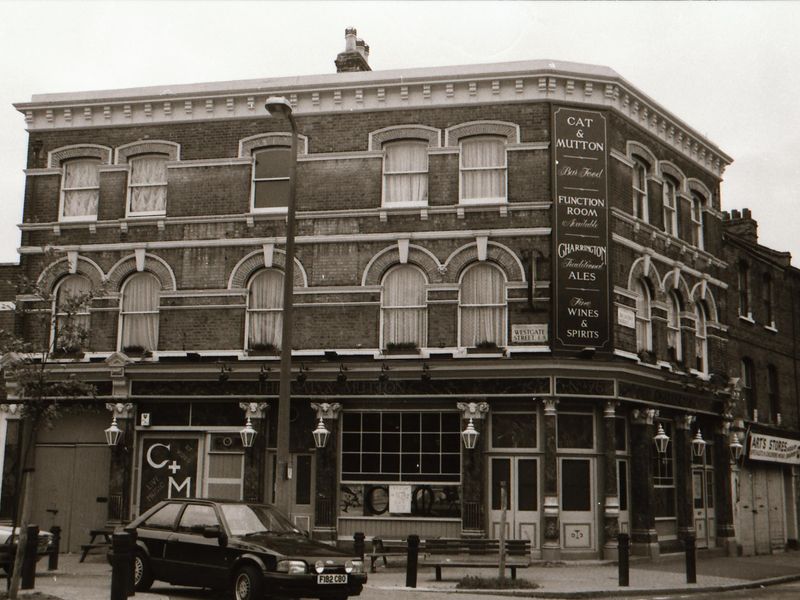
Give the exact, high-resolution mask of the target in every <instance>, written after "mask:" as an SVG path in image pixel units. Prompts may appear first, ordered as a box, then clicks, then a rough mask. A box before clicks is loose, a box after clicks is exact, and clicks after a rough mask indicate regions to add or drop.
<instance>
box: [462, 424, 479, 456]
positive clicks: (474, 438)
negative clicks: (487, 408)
mask: <svg viewBox="0 0 800 600" xmlns="http://www.w3.org/2000/svg"><path fill="white" fill-rule="evenodd" d="M479 435H480V433H479V432H478V430H477V429H475V425H474V424H473V423H472V418H470V420H469V423H467V427H466V428H465V429H464V431H462V432H461V439H462V440H463V441H464V448H466V449H467V450H473V449H474V448H475V444H477V443H478V436H479Z"/></svg>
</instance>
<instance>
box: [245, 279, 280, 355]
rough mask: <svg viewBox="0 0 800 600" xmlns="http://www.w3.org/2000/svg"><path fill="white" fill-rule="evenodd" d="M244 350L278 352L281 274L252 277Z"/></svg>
mask: <svg viewBox="0 0 800 600" xmlns="http://www.w3.org/2000/svg"><path fill="white" fill-rule="evenodd" d="M247 301H248V302H247V315H248V319H249V323H248V336H247V347H248V348H250V349H254V347H255V346H256V345H267V344H270V345H272V346H275V347H276V348H280V345H281V335H282V333H283V313H282V310H283V273H282V272H281V271H276V270H275V269H265V270H264V271H261V272H260V273H258V274H257V275H256V276H255V277H253V279H252V281H251V282H250V292H249V294H248V298H247Z"/></svg>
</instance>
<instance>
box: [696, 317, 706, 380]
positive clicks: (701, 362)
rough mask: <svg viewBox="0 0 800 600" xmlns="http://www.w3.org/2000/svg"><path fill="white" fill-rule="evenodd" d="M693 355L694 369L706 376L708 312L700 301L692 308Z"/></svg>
mask: <svg viewBox="0 0 800 600" xmlns="http://www.w3.org/2000/svg"><path fill="white" fill-rule="evenodd" d="M694 323H695V325H694V355H695V363H696V364H695V368H696V369H697V370H698V371H700V372H701V373H703V374H704V375H707V374H708V334H707V332H706V325H707V323H708V311H707V310H706V307H705V304H704V303H703V302H702V301H699V302H697V303H695V306H694Z"/></svg>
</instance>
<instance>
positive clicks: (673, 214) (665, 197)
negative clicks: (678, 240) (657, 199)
mask: <svg viewBox="0 0 800 600" xmlns="http://www.w3.org/2000/svg"><path fill="white" fill-rule="evenodd" d="M661 204H662V206H663V213H664V233H666V234H668V235H671V236H674V237H678V184H677V182H675V181H673V180H672V179H669V178H667V177H665V178H664V183H663V186H662V191H661Z"/></svg>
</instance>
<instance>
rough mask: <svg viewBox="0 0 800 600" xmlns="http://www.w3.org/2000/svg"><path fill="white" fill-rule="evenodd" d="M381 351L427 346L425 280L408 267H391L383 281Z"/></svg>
mask: <svg viewBox="0 0 800 600" xmlns="http://www.w3.org/2000/svg"><path fill="white" fill-rule="evenodd" d="M381 310H382V312H383V347H384V348H387V347H391V346H392V345H397V344H403V345H411V344H413V345H414V346H416V347H417V348H423V347H425V346H427V343H428V310H427V305H426V301H425V276H424V275H423V274H422V272H421V271H420V270H419V269H417V268H416V267H414V266H411V265H401V266H398V267H394V268H393V269H391V270H390V271H389V272H388V273H387V274H386V277H384V279H383V290H382V294H381Z"/></svg>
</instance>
